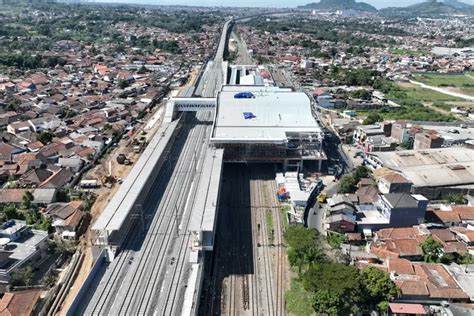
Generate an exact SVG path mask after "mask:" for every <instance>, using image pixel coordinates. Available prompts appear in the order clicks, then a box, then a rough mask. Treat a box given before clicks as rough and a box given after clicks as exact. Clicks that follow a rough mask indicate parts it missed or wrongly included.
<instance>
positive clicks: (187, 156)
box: [86, 112, 210, 315]
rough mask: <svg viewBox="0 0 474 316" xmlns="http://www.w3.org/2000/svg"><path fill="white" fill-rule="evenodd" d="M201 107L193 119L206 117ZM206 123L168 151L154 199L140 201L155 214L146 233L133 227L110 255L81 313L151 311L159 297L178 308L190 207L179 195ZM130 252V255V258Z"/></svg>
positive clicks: (184, 192)
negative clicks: (109, 263)
mask: <svg viewBox="0 0 474 316" xmlns="http://www.w3.org/2000/svg"><path fill="white" fill-rule="evenodd" d="M206 113H207V114H206ZM206 113H199V114H198V115H197V116H198V119H201V120H208V119H210V112H206ZM208 129H209V126H208V125H204V124H198V125H195V126H191V127H190V131H189V136H188V137H187V138H186V139H184V140H182V141H183V142H184V143H183V147H182V148H183V149H182V151H180V152H176V151H172V152H171V153H170V157H178V156H179V159H178V160H177V161H176V166H175V168H171V166H170V167H169V168H164V169H166V171H167V172H164V173H162V172H161V171H160V175H159V177H158V180H157V181H158V182H160V184H161V185H158V186H156V187H158V188H157V189H155V190H152V192H151V193H150V194H149V195H148V196H149V197H151V200H153V196H154V194H156V193H158V194H159V191H163V190H164V192H163V194H162V197H161V198H160V199H158V201H155V203H148V204H147V203H145V204H146V208H147V209H150V208H151V209H152V211H150V213H151V214H154V217H153V220H152V222H151V225H150V228H149V230H148V232H147V234H146V236H145V239H144V240H143V242H142V243H141V242H140V241H139V240H138V235H139V234H138V233H137V232H136V231H137V230H136V229H135V230H134V229H132V231H131V236H130V237H129V238H127V244H128V245H127V246H129V247H127V248H130V249H127V250H125V251H123V252H122V253H120V254H119V256H118V257H117V258H116V259H115V260H114V262H113V263H112V267H111V270H110V272H109V273H108V276H109V277H107V278H106V280H107V282H106V283H105V284H104V285H103V286H102V288H101V287H99V289H98V291H96V295H94V297H97V299H95V300H93V301H92V303H91V304H90V305H89V308H88V309H87V311H86V314H94V315H104V314H113V315H130V314H136V313H138V314H150V313H153V312H155V308H156V306H157V304H158V302H159V301H162V302H164V305H165V306H166V309H167V310H170V309H171V310H173V309H175V308H179V307H178V306H177V304H175V301H176V295H177V292H179V291H180V290H182V288H181V287H179V286H178V284H179V281H180V280H181V278H182V273H183V271H182V270H185V269H184V262H185V261H186V255H187V253H188V248H189V247H188V245H189V234H187V227H188V224H189V218H190V213H191V212H190V211H189V212H186V211H184V209H183V208H184V207H185V205H184V203H185V202H183V197H186V196H188V194H189V191H190V189H191V184H192V182H193V179H195V176H196V167H197V165H196V163H195V162H194V161H196V160H194V158H195V157H199V155H201V154H202V151H203V150H204V149H205V146H206V145H207V143H205V142H202V140H203V139H206V137H205V136H206V135H207V130H208ZM201 164H202V163H201ZM170 165H171V163H170ZM169 169H172V170H169ZM166 177H167V178H168V179H169V178H170V177H171V180H170V182H169V183H168V184H167V185H166V188H163V184H165V183H161V182H162V181H161V180H162V179H163V178H166ZM160 187H161V190H160V189H159V188H160ZM191 194H192V193H191ZM147 200H148V198H147ZM184 201H186V199H184ZM191 205H192V204H191ZM144 208H145V205H144ZM179 216H182V217H183V223H182V224H183V226H184V228H185V230H184V231H185V232H186V233H185V234H181V235H176V232H179V227H178V225H179V222H178V217H179ZM174 253H177V255H176V256H177V259H178V260H177V261H176V257H173V254H174ZM168 254H171V256H168ZM131 255H133V256H135V258H133V259H130V256H131ZM173 258H174V259H173ZM122 270H123V271H122ZM178 270H181V271H179V272H178ZM168 277H171V282H170V283H171V286H170V287H168V288H166V289H165V291H164V290H163V289H161V287H160V285H161V284H162V283H163V282H165V281H166V280H167V278H168ZM168 283H169V282H168ZM160 289H161V290H160ZM158 290H160V291H159V292H158ZM170 314H172V313H170Z"/></svg>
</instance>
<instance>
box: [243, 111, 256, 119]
mask: <svg viewBox="0 0 474 316" xmlns="http://www.w3.org/2000/svg"><path fill="white" fill-rule="evenodd" d="M244 118H245V119H246V120H250V119H253V118H256V116H255V115H253V113H252V112H244Z"/></svg>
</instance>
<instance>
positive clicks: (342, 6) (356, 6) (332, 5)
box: [298, 0, 377, 12]
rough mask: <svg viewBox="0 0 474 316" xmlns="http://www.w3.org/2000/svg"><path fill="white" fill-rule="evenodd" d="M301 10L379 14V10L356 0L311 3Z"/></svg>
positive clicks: (324, 0) (325, 0) (331, 0)
mask: <svg viewBox="0 0 474 316" xmlns="http://www.w3.org/2000/svg"><path fill="white" fill-rule="evenodd" d="M298 8H300V9H311V10H312V9H315V10H330V11H332V10H334V11H335V10H349V9H351V10H356V11H367V12H377V9H376V8H374V7H373V6H371V5H370V4H367V3H365V2H356V1H355V0H321V2H318V3H310V4H307V5H304V6H299V7H298Z"/></svg>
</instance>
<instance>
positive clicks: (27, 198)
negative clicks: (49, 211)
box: [21, 191, 35, 210]
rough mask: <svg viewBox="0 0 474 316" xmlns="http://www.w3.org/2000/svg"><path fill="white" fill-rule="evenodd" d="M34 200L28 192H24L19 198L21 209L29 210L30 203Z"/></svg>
mask: <svg viewBox="0 0 474 316" xmlns="http://www.w3.org/2000/svg"><path fill="white" fill-rule="evenodd" d="M34 199H35V197H34V196H33V194H32V193H31V192H30V191H26V192H25V193H23V195H22V197H21V206H22V208H23V209H25V210H27V209H29V208H30V206H31V202H33V200H34Z"/></svg>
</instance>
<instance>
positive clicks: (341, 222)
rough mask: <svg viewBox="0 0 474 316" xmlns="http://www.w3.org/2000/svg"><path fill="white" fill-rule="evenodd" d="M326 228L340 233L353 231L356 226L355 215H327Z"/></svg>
mask: <svg viewBox="0 0 474 316" xmlns="http://www.w3.org/2000/svg"><path fill="white" fill-rule="evenodd" d="M325 223H326V229H327V230H329V231H335V232H340V233H347V232H353V231H354V230H355V227H356V219H355V216H353V215H352V216H351V215H346V214H336V215H332V216H329V217H326V220H325Z"/></svg>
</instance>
